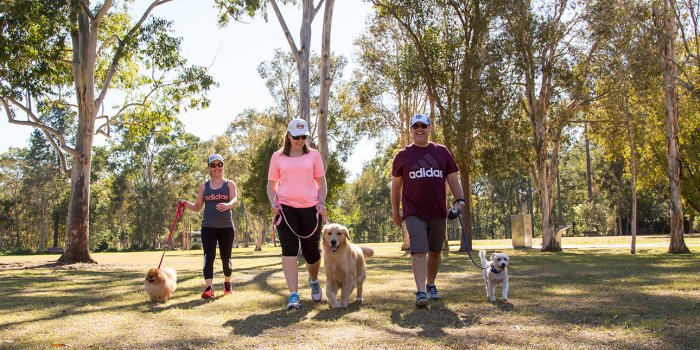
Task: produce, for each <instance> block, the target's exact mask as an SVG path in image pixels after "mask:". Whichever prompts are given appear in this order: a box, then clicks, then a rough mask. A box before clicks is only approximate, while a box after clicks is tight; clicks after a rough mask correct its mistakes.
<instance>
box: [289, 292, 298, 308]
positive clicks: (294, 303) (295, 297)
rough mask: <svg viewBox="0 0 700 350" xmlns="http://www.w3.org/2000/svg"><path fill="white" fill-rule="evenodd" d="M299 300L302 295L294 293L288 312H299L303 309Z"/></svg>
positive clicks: (290, 297)
mask: <svg viewBox="0 0 700 350" xmlns="http://www.w3.org/2000/svg"><path fill="white" fill-rule="evenodd" d="M299 298H301V294H299V293H296V292H295V293H292V294H289V302H288V303H287V310H297V309H299V308H300V307H301V301H299Z"/></svg>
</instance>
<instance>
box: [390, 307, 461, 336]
mask: <svg viewBox="0 0 700 350" xmlns="http://www.w3.org/2000/svg"><path fill="white" fill-rule="evenodd" d="M474 320H475V317H472V316H463V317H462V318H460V316H459V315H457V314H456V313H455V312H454V311H452V310H450V309H449V308H447V307H446V306H445V304H444V303H441V302H433V303H432V304H431V305H430V306H429V307H426V308H415V309H413V310H411V311H409V312H407V313H405V314H403V315H402V314H401V310H398V309H394V310H392V311H391V322H392V323H394V324H396V325H398V326H400V327H402V328H408V329H417V328H420V332H419V334H420V335H421V336H424V337H429V338H437V337H443V336H445V335H446V333H445V329H446V328H466V327H468V326H471V325H473V324H474Z"/></svg>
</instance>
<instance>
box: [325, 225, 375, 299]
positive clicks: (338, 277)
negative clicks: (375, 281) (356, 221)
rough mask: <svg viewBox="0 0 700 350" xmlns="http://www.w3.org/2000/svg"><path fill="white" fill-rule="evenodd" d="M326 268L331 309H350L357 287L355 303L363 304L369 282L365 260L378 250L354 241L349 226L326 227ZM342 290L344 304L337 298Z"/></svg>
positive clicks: (327, 295)
mask: <svg viewBox="0 0 700 350" xmlns="http://www.w3.org/2000/svg"><path fill="white" fill-rule="evenodd" d="M321 246H322V249H323V266H324V270H325V271H326V297H327V298H328V302H329V303H330V305H331V307H333V308H335V307H347V306H348V300H349V299H350V293H352V290H353V289H355V287H357V295H356V296H355V301H359V302H362V283H363V282H364V281H365V277H366V269H365V259H366V258H370V257H372V255H374V251H373V250H372V249H371V248H368V247H360V246H358V245H357V244H353V243H351V242H350V235H349V234H348V229H347V228H346V227H345V226H342V225H338V224H329V225H325V226H324V227H323V239H322V240H321ZM338 290H340V301H339V300H338V299H337V294H338Z"/></svg>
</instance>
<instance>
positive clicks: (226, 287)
mask: <svg viewBox="0 0 700 350" xmlns="http://www.w3.org/2000/svg"><path fill="white" fill-rule="evenodd" d="M231 293H233V292H232V291H231V282H224V295H226V294H231Z"/></svg>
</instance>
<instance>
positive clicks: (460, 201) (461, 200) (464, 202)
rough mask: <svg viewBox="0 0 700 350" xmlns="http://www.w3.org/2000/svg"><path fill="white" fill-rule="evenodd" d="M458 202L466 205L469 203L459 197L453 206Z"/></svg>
mask: <svg viewBox="0 0 700 350" xmlns="http://www.w3.org/2000/svg"><path fill="white" fill-rule="evenodd" d="M457 203H462V204H464V205H466V204H467V202H466V201H465V200H464V199H458V200H456V201H454V202H453V203H452V206H455V205H456V204H457Z"/></svg>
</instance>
